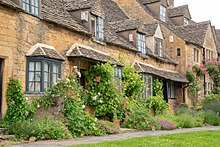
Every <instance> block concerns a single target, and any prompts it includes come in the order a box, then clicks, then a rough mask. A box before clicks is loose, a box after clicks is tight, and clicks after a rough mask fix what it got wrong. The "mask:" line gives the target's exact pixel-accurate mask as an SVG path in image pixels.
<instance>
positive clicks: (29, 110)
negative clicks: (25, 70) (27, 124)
mask: <svg viewBox="0 0 220 147" xmlns="http://www.w3.org/2000/svg"><path fill="white" fill-rule="evenodd" d="M6 97H7V99H6V102H7V105H8V109H7V112H6V115H5V117H4V118H3V120H2V122H3V123H5V124H6V125H7V124H9V123H12V122H17V121H22V120H27V119H30V118H32V117H33V115H34V113H35V109H34V108H33V107H31V105H29V104H28V102H27V101H26V99H25V97H24V95H23V92H22V86H21V84H20V82H19V79H18V78H17V77H12V78H11V79H10V81H9V84H8V88H7V91H6Z"/></svg>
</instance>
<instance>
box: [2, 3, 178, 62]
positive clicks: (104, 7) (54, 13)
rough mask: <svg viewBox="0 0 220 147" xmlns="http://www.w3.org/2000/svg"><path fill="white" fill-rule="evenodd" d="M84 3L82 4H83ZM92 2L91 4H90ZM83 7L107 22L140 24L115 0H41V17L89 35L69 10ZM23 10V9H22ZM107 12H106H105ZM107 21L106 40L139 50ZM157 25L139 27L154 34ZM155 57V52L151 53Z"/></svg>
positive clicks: (129, 24) (131, 25)
mask: <svg viewBox="0 0 220 147" xmlns="http://www.w3.org/2000/svg"><path fill="white" fill-rule="evenodd" d="M0 3H2V4H4V5H10V6H12V7H14V8H15V7H16V8H18V9H20V7H18V6H17V5H15V4H14V3H12V2H10V1H6V0H0ZM81 4H82V5H81ZM90 4H91V5H90ZM83 8H91V10H92V13H96V14H97V15H104V16H103V17H105V19H106V21H105V23H106V22H109V23H114V22H119V21H121V20H125V21H124V24H127V25H126V28H125V29H128V28H138V26H139V25H140V21H137V20H135V21H134V20H128V17H127V16H126V14H125V13H124V12H123V11H122V10H121V9H120V8H119V6H118V5H117V4H116V3H115V2H114V1H113V0H87V1H86V0H71V1H68V2H64V1H63V0H42V1H41V17H42V19H43V20H46V21H49V22H53V23H56V24H59V25H61V26H64V27H67V28H69V29H71V30H75V31H78V32H82V33H85V34H88V35H91V34H90V33H89V32H88V31H87V30H86V29H85V28H84V27H83V26H82V24H81V23H80V22H79V21H78V20H75V19H74V18H73V17H72V16H71V14H70V13H69V12H68V11H73V10H77V9H83ZM20 10H21V11H23V10H22V9H20ZM67 10H68V11H67ZM104 12H106V13H104ZM109 23H106V24H105V28H104V29H105V30H104V33H105V39H104V41H105V42H106V43H109V44H113V45H116V46H120V47H123V48H126V49H129V50H132V51H135V52H138V50H137V49H136V48H135V47H134V46H133V45H132V44H130V43H129V42H128V41H127V40H125V39H123V38H122V37H120V36H119V35H118V34H117V33H116V32H115V28H114V29H113V28H112V26H111V25H110V24H109ZM120 26H121V27H118V28H117V29H119V28H121V30H123V25H120ZM154 26H155V25H152V26H151V27H149V28H147V29H146V28H144V27H141V28H139V31H140V32H146V34H149V35H150V34H153V32H154V31H155V27H154ZM151 56H152V57H154V58H157V57H155V56H154V55H153V54H152V55H151ZM159 60H161V61H165V62H166V61H168V62H169V63H174V62H173V61H172V60H170V59H169V58H168V59H159Z"/></svg>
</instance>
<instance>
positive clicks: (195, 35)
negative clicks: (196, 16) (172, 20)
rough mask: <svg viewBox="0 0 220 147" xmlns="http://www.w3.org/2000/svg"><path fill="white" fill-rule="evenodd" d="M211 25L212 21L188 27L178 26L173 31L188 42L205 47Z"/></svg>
mask: <svg viewBox="0 0 220 147" xmlns="http://www.w3.org/2000/svg"><path fill="white" fill-rule="evenodd" d="M210 24H211V22H210V21H204V22H199V23H195V24H189V25H186V26H178V27H176V28H174V29H173V31H174V32H175V33H176V34H178V35H179V36H181V38H183V39H184V40H185V41H186V42H188V43H193V44H196V45H199V46H200V47H203V44H204V41H205V36H206V32H207V29H208V26H209V25H210Z"/></svg>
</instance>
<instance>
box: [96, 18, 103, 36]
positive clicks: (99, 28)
mask: <svg viewBox="0 0 220 147" xmlns="http://www.w3.org/2000/svg"><path fill="white" fill-rule="evenodd" d="M96 20H97V22H96V24H97V39H99V40H104V20H103V19H102V18H101V17H98V18H97V19H96Z"/></svg>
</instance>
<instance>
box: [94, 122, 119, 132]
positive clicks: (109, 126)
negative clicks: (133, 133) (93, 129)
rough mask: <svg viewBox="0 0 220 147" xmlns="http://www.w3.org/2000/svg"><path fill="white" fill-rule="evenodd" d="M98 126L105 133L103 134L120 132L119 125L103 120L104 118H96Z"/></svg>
mask: <svg viewBox="0 0 220 147" xmlns="http://www.w3.org/2000/svg"><path fill="white" fill-rule="evenodd" d="M97 124H98V127H99V128H100V129H101V130H102V131H103V132H104V133H105V134H118V133H120V127H119V126H117V125H116V124H114V123H112V122H109V121H104V120H98V121H97Z"/></svg>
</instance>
